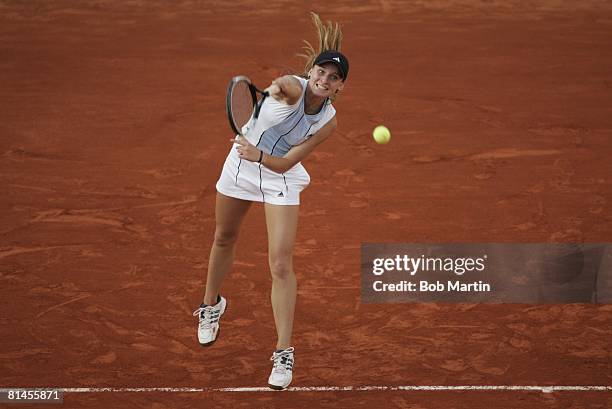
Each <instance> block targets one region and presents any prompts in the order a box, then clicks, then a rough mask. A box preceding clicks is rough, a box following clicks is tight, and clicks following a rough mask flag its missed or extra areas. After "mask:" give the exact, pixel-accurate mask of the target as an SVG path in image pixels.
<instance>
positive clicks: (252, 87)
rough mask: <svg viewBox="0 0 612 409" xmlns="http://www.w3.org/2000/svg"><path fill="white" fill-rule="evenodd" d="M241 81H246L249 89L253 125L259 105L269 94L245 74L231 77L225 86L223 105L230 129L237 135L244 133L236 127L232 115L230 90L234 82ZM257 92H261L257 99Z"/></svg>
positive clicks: (257, 116) (259, 109)
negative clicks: (225, 93)
mask: <svg viewBox="0 0 612 409" xmlns="http://www.w3.org/2000/svg"><path fill="white" fill-rule="evenodd" d="M241 81H244V82H246V84H247V85H248V87H249V91H250V93H251V99H252V104H253V114H252V118H253V120H252V121H251V126H253V125H255V122H256V121H257V118H259V112H260V111H261V107H262V105H263V103H264V101H265V99H266V98H267V97H268V96H269V95H270V94H269V93H268V92H267V91H262V90H260V89H259V88H257V87H256V86H255V85H254V84H253V82H252V81H251V79H250V78H249V77H247V76H245V75H237V76H235V77H233V78H232V80H231V81H230V83H229V85H228V87H227V97H226V100H225V106H226V110H227V118H228V120H229V123H230V126H231V128H232V130H233V131H234V132H235V133H236V134H237V135H241V136H244V134H243V133H242V129H238V126H237V124H236V123H235V122H234V117H233V115H232V91H233V89H234V86H235V85H236V84H238V83H239V82H241ZM257 94H261V98H260V99H259V100H258V99H257ZM247 123H248V122H247ZM246 132H248V129H247V130H246Z"/></svg>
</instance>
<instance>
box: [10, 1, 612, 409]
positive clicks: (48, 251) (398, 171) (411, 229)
mask: <svg viewBox="0 0 612 409" xmlns="http://www.w3.org/2000/svg"><path fill="white" fill-rule="evenodd" d="M311 10H314V11H317V12H318V13H319V14H320V15H321V17H322V18H323V20H334V21H339V22H340V23H341V24H342V26H343V29H344V33H345V42H344V46H343V52H345V53H346V54H347V55H348V56H349V58H350V59H351V74H350V76H349V78H348V82H347V84H346V88H345V90H344V92H343V95H342V96H341V97H340V98H339V100H338V101H337V103H336V104H335V106H336V108H337V110H338V123H339V127H338V131H337V132H336V133H335V134H334V135H333V136H332V137H331V138H330V140H328V141H326V142H325V143H324V144H323V145H321V146H320V147H319V148H318V149H317V150H316V151H315V152H314V153H313V154H312V155H311V156H310V157H308V158H307V160H306V161H305V163H304V165H305V166H306V168H307V169H308V171H309V173H310V175H311V177H312V183H311V185H310V187H309V188H308V189H307V190H306V191H305V192H304V194H303V195H302V207H301V210H300V211H301V220H300V229H299V232H298V241H297V244H296V254H295V260H294V262H295V266H296V273H297V275H298V286H299V293H298V304H297V310H296V322H295V328H294V346H295V348H296V370H295V373H294V380H293V383H292V387H294V390H289V391H285V392H281V393H275V392H272V391H269V392H268V391H267V390H264V389H265V386H266V380H267V376H268V374H269V369H270V365H269V361H268V358H269V356H270V353H271V351H272V349H273V348H274V342H275V330H274V326H273V320H272V310H271V306H270V301H269V291H270V289H269V288H270V275H269V271H268V264H267V242H266V240H265V236H264V235H263V234H262V233H263V232H264V231H265V224H264V218H263V209H262V207H261V205H256V206H254V208H253V209H251V212H250V215H249V217H248V218H247V221H246V224H245V227H244V230H243V231H242V234H241V239H240V241H239V244H238V246H239V250H238V254H237V262H236V265H235V269H234V271H233V272H232V275H231V276H230V277H229V278H228V280H226V282H225V284H224V289H223V293H224V295H225V296H226V297H227V298H228V301H229V308H228V312H227V314H226V315H224V321H223V324H222V327H223V329H222V334H221V336H220V338H219V340H218V341H217V343H216V344H215V345H214V346H213V347H212V348H208V349H204V348H201V347H200V346H199V345H198V343H197V340H196V327H197V320H195V319H194V317H192V316H191V313H192V311H193V310H194V309H195V308H196V307H197V305H198V304H199V302H200V300H201V297H202V290H203V282H204V277H205V272H206V266H207V262H208V259H207V258H208V254H209V250H210V245H211V242H212V237H213V230H214V198H215V182H216V180H217V178H218V176H219V173H220V171H221V165H222V163H223V160H224V159H225V156H226V154H227V151H228V149H229V146H230V145H229V139H230V138H231V137H232V134H231V132H230V131H229V126H228V124H227V119H226V115H225V105H224V104H225V101H224V99H225V90H226V86H227V83H228V81H229V79H230V78H231V77H232V76H233V75H237V74H246V75H249V76H250V77H251V78H252V79H253V80H254V81H255V82H256V83H257V84H262V85H263V84H266V83H268V82H269V81H271V80H272V79H273V78H275V77H276V76H278V75H279V74H283V73H287V72H296V73H297V72H299V71H300V70H301V68H302V61H301V60H300V59H299V58H298V57H296V56H295V54H296V53H298V52H299V51H300V47H301V46H302V43H301V41H302V39H306V40H309V41H313V40H314V33H313V30H312V26H311V23H310V20H309V19H310V17H309V15H308V12H309V11H311ZM381 123H382V124H385V125H386V126H388V127H389V128H390V129H391V132H392V135H393V136H392V140H391V142H390V144H388V145H384V146H379V145H376V144H375V143H374V142H373V140H372V138H371V131H372V129H373V127H374V126H376V125H378V124H381ZM611 154H612V4H611V3H609V2H605V1H595V0H591V1H581V2H571V1H561V0H545V1H540V2H523V1H504V2H497V1H475V0H464V1H461V0H446V1H442V0H439V1H438V0H434V1H428V2H423V1H414V2H400V1H383V0H381V1H369V2H348V1H338V2H317V1H315V2H312V3H292V2H285V1H275V0H272V1H267V2H261V3H256V2H247V1H238V2H215V1H207V2H204V1H202V2H200V1H177V2H169V1H138V0H133V1H117V0H100V1H93V0H89V1H68V0H66V1H49V2H44V1H9V0H0V181H1V186H2V196H1V199H0V200H1V206H2V212H1V214H0V240H1V241H0V263H1V264H0V300H1V301H0V305H1V306H2V315H1V324H2V325H1V326H0V328H1V330H0V331H1V332H0V336H1V338H2V349H1V351H0V388H10V387H22V388H27V387H30V388H32V387H56V388H85V389H83V391H82V392H76V389H74V391H73V392H68V393H66V395H65V397H64V404H63V407H66V408H80V407H88V408H89V407H101V408H102V407H104V408H109V407H112V408H136V407H142V408H166V407H168V408H193V407H202V408H204V407H206V408H207V407H235V408H238V407H265V408H272V407H283V408H293V407H310V408H319V407H322V408H373V407H382V406H383V405H384V407H397V408H410V409H421V408H492V407H507V408H517V409H518V408H553V407H555V408H557V407H562V408H609V407H612V388H611V386H612V359H611V358H612V357H611V350H612V349H611V346H612V345H611V341H610V340H611V339H612V306H610V305H592V304H565V305H563V304H554V305H527V304H502V305H494V304H454V305H453V304H363V303H362V302H361V300H360V246H361V243H364V242H373V243H377V242H379V243H385V242H388V243H394V242H398V243H401V242H414V243H449V242H456V243H462V242H474V243H480V242H503V243H529V242H543V243H552V242H586V243H590V242H611V241H612V219H611V218H610V213H611V211H610V210H611V208H610V202H611V201H612V187H611V180H612V179H611V177H612V165H611V164H612V161H611V160H610V155H611ZM458 385H464V386H474V387H485V386H504V385H507V386H543V387H544V386H551V387H558V386H575V387H581V386H593V385H599V386H603V387H604V388H603V389H598V390H587V388H583V389H580V388H577V389H575V390H565V391H563V390H552V393H543V392H542V390H541V389H537V388H536V389H535V390H529V389H528V388H523V389H518V390H512V389H492V390H483V389H482V388H481V389H476V390H470V389H467V388H466V389H462V390H449V389H442V390H432V388H430V389H424V390H403V389H400V388H399V387H401V386H458ZM373 386H377V387H379V388H370V387H373ZM249 387H254V388H260V387H262V390H259V389H254V390H250V391H248V390H245V389H241V388H249ZM314 387H322V389H320V390H317V389H315V388H314ZM102 388H114V389H113V390H114V392H113V391H105V390H104V389H102ZM140 388H150V389H140ZM159 388H171V389H170V390H162V389H159ZM181 388H194V389H195V390H190V389H181ZM342 388H345V390H340V389H342ZM136 389H138V390H136ZM545 392H546V391H545ZM34 406H35V407H40V406H39V405H34ZM16 407H17V406H16ZM18 407H26V405H21V406H18Z"/></svg>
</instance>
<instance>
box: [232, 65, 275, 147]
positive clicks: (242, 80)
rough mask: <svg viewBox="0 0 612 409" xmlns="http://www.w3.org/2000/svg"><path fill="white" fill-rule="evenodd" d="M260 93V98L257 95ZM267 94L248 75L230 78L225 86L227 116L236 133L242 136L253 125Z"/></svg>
mask: <svg viewBox="0 0 612 409" xmlns="http://www.w3.org/2000/svg"><path fill="white" fill-rule="evenodd" d="M259 95H261V97H260V98H258V96H259ZM268 95H269V94H268V93H267V92H266V91H261V90H259V89H258V88H257V87H256V86H255V85H253V83H252V82H251V80H250V79H249V78H248V77H245V76H244V75H239V76H237V77H234V78H232V80H231V81H230V83H229V86H228V87H227V100H226V104H227V117H228V119H229V123H230V126H231V127H232V130H233V131H234V132H236V134H238V135H240V136H244V135H245V134H246V133H247V132H248V131H249V129H251V128H252V127H253V126H255V123H256V121H257V118H258V117H259V111H260V110H261V106H262V105H263V103H264V100H265V99H266V97H267V96H268Z"/></svg>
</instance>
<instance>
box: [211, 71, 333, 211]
mask: <svg viewBox="0 0 612 409" xmlns="http://www.w3.org/2000/svg"><path fill="white" fill-rule="evenodd" d="M295 78H297V79H298V80H299V81H300V83H301V84H302V96H301V97H300V99H299V101H298V102H296V103H295V104H294V105H287V104H284V103H282V102H279V101H277V100H275V99H274V98H266V100H265V101H264V104H263V105H262V107H261V111H260V113H259V119H258V120H257V122H256V123H255V126H254V127H252V129H249V130H248V132H247V134H246V135H245V137H246V139H247V140H248V141H249V143H251V144H253V145H255V146H256V147H257V148H258V149H260V150H263V151H264V152H265V153H267V154H269V155H272V156H278V157H283V156H285V154H286V153H287V152H289V150H290V149H291V148H292V147H294V146H296V145H299V144H301V143H303V142H304V141H306V140H307V139H308V138H310V137H311V136H312V135H314V134H315V133H316V132H317V131H318V130H319V129H321V128H322V127H323V126H324V125H325V124H326V123H327V122H329V120H331V119H332V118H333V117H334V115H335V114H336V109H335V108H334V107H333V106H332V105H331V104H330V103H327V102H326V103H325V104H323V107H322V108H321V110H320V111H319V112H317V113H316V114H314V115H309V114H307V113H306V112H305V111H304V95H305V93H306V86H307V82H308V80H306V79H304V78H301V77H297V76H296V77H295ZM247 126H248V125H247ZM237 146H238V145H237V144H234V146H232V148H231V149H230V152H229V154H228V155H227V159H226V160H225V164H224V165H223V170H222V172H221V177H220V178H219V181H218V182H217V191H219V192H220V193H222V194H224V195H226V196H230V197H235V198H237V199H243V200H250V201H255V202H264V203H271V204H276V205H298V204H300V192H301V191H302V190H304V189H305V188H306V186H308V184H309V183H310V176H309V175H308V172H306V169H304V166H302V164H301V163H297V164H296V165H295V166H293V167H292V168H291V169H289V170H288V171H287V172H284V173H276V172H274V171H272V170H270V169H268V168H266V167H265V166H264V165H262V164H260V163H257V162H251V161H248V160H246V159H242V158H240V157H239V156H238V152H237V151H236V147H237Z"/></svg>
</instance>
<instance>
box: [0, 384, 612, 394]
mask: <svg viewBox="0 0 612 409" xmlns="http://www.w3.org/2000/svg"><path fill="white" fill-rule="evenodd" d="M15 389H18V388H15ZM33 389H57V390H59V391H62V392H64V393H100V392H116V393H133V392H173V393H194V392H276V391H274V390H272V389H270V388H267V387H240V388H189V387H184V388H173V387H166V388H33ZM2 390H6V388H2ZM286 391H287V392H336V391H354V392H360V391H527V392H533V391H536V392H543V393H552V392H612V386H603V385H574V386H570V385H554V386H538V385H457V386H445V385H429V386H427V385H424V386H417V385H408V386H293V387H289V388H288V389H286Z"/></svg>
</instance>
